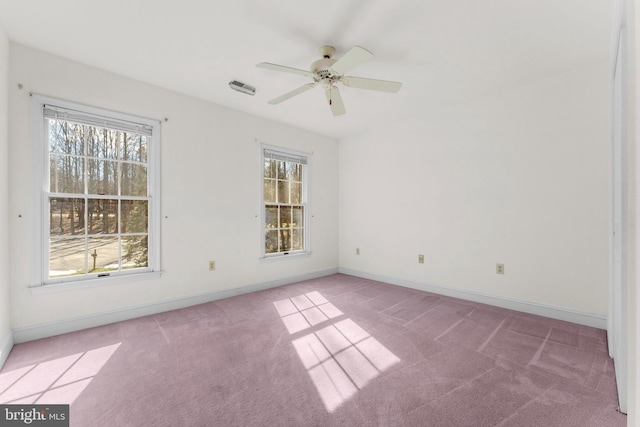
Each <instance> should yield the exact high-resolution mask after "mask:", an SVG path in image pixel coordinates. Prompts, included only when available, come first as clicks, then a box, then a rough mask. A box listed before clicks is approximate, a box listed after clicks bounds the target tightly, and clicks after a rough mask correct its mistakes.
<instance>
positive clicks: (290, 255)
mask: <svg viewBox="0 0 640 427" xmlns="http://www.w3.org/2000/svg"><path fill="white" fill-rule="evenodd" d="M310 255H311V252H310V251H303V252H291V253H287V254H278V255H263V256H262V257H260V262H272V261H282V260H285V259H291V258H301V257H308V256H310Z"/></svg>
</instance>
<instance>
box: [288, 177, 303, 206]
mask: <svg viewBox="0 0 640 427" xmlns="http://www.w3.org/2000/svg"><path fill="white" fill-rule="evenodd" d="M291 203H302V184H301V183H297V182H292V183H291Z"/></svg>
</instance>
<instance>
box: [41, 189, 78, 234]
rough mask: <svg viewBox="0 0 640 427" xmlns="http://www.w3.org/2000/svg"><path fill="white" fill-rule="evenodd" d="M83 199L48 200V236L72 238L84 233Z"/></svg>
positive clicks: (52, 198)
mask: <svg viewBox="0 0 640 427" xmlns="http://www.w3.org/2000/svg"><path fill="white" fill-rule="evenodd" d="M84 209H85V204H84V199H75V198H61V197H51V198H50V199H49V235H51V236H73V235H78V234H83V233H84Z"/></svg>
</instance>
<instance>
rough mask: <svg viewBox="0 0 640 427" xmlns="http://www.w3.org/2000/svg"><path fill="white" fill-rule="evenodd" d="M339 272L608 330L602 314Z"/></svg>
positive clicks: (396, 279)
mask: <svg viewBox="0 0 640 427" xmlns="http://www.w3.org/2000/svg"><path fill="white" fill-rule="evenodd" d="M339 272H340V273H342V274H348V275H350V276H355V277H362V278H363V279H370V280H376V281H379V282H384V283H390V284H392V285H398V286H404V287H406V288H412V289H417V290H420V291H426V292H432V293H434V294H440V295H446V296H450V297H454V298H460V299H464V300H467V301H473V302H479V303H482V304H488V305H493V306H496V307H502V308H506V309H509V310H515V311H520V312H523V313H529V314H535V315H538V316H543V317H549V318H552V319H557V320H564V321H566V322H571V323H576V324H579V325H585V326H590V327H593V328H598V329H607V318H606V317H605V316H601V315H598V314H589V313H582V312H579V311H573V310H568V309H564V308H559V307H553V306H548V305H544V304H538V303H533V302H528V301H519V300H515V299H510V298H504V297H498V296H495V295H488V294H483V293H480V292H473V291H467V290H463V289H455V288H447V287H443V286H437V285H432V284H428V283H421V282H414V281H411V280H405V279H398V278H393V277H386V276H380V275H377V274H371V273H365V272H363V271H358V270H352V269H350V268H340V269H339Z"/></svg>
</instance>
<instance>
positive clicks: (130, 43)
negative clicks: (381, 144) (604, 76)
mask: <svg viewBox="0 0 640 427" xmlns="http://www.w3.org/2000/svg"><path fill="white" fill-rule="evenodd" d="M613 9H614V2H613V1H612V0H482V1H480V0H402V1H400V0H325V1H320V2H318V1H316V2H310V1H305V0H271V1H264V0H262V1H260V0H228V1H221V0H181V1H169V0H155V1H153V0H103V1H98V0H55V1H52V0H29V1H26V0H0V21H1V22H2V26H3V27H4V29H5V31H6V33H7V34H8V36H9V38H10V40H12V41H14V42H17V43H20V44H23V45H26V46H30V47H34V48H36V49H40V50H43V51H46V52H50V53H53V54H56V55H59V56H62V57H65V58H69V59H72V60H75V61H78V62H81V63H84V64H88V65H92V66H95V67H97V68H101V69H104V70H108V71H112V72H114V73H117V74H120V75H124V76H127V77H131V78H133V79H137V80H142V81H145V82H148V83H151V84H154V85H157V86H161V87H164V88H167V89H171V90H174V91H177V92H181V93H184V94H187V95H191V96H194V97H198V98H201V99H205V100H208V101H211V102H214V103H216V104H220V105H223V106H226V107H229V108H233V109H237V110H241V111H245V112H247V113H250V114H254V115H257V116H261V117H265V118H268V119H272V120H275V121H278V122H283V123H287V124H290V125H293V126H296V127H300V128H304V129H308V130H311V131H313V132H317V133H320V134H323V135H328V136H332V137H336V138H341V137H344V136H348V135H351V134H355V133H358V132H361V131H364V130H366V129H368V128H369V127H370V126H373V124H376V125H377V124H382V123H385V122H387V121H390V120H396V119H398V118H406V117H408V116H413V115H416V114H421V115H424V114H427V113H428V112H429V111H433V110H434V109H437V108H440V107H441V106H442V105H446V104H456V103H461V102H465V101H468V100H470V99H473V98H477V97H480V96H484V95H487V94H491V93H495V92H499V91H502V90H506V89H508V88H510V87H514V86H518V85H521V84H524V83H526V82H529V81H533V80H536V79H541V78H545V77H547V76H550V75H553V74H556V73H559V72H563V71H567V70H570V69H572V68H578V67H582V66H585V65H588V64H593V63H595V62H599V61H607V60H608V59H609V51H610V47H611V35H612V23H613V12H614V11H613ZM325 44H329V45H333V46H335V48H336V55H335V57H336V58H339V57H341V56H342V55H343V54H344V53H346V52H347V51H348V50H349V49H350V48H351V47H353V46H355V45H360V46H362V47H364V48H366V49H368V50H370V51H372V52H373V53H374V57H373V58H372V59H371V60H370V61H369V62H367V63H365V64H363V65H361V66H359V67H357V68H356V69H354V70H352V71H350V72H349V73H348V74H350V75H356V76H361V77H371V78H380V79H385V80H397V81H402V82H403V83H404V86H403V87H402V89H401V90H400V92H399V93H398V94H387V93H379V92H371V91H365V90H361V89H355V88H347V87H340V91H341V93H342V97H343V100H344V103H345V106H346V109H347V114H345V115H343V116H339V117H333V116H332V115H331V112H330V110H329V107H328V106H327V105H326V100H325V97H324V93H323V92H322V90H321V89H320V88H315V89H314V90H312V91H309V92H306V93H304V94H302V95H299V96H297V97H295V98H292V99H290V100H288V101H286V102H284V103H282V104H279V105H275V106H272V105H268V104H267V101H268V100H270V99H272V98H275V97H276V96H279V95H281V94H283V93H285V92H288V91H290V90H292V89H294V88H297V87H298V86H301V85H303V84H305V83H307V82H308V80H307V79H306V78H305V77H303V76H297V75H293V74H284V73H278V72H274V71H269V70H264V69H259V68H256V67H255V64H257V63H258V62H263V61H265V62H273V63H277V64H282V65H287V66H290V67H295V68H303V69H307V68H308V67H309V65H310V64H311V63H312V62H313V61H315V60H316V59H319V58H320V54H319V52H318V49H319V48H320V46H322V45H325ZM231 80H240V81H242V82H244V83H247V84H250V85H252V86H254V87H256V88H257V92H256V95H255V96H248V95H244V94H241V93H239V92H235V91H232V90H231V89H230V88H229V86H228V83H229V82H230V81H231Z"/></svg>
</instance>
